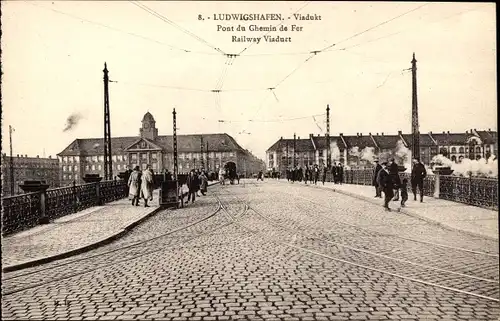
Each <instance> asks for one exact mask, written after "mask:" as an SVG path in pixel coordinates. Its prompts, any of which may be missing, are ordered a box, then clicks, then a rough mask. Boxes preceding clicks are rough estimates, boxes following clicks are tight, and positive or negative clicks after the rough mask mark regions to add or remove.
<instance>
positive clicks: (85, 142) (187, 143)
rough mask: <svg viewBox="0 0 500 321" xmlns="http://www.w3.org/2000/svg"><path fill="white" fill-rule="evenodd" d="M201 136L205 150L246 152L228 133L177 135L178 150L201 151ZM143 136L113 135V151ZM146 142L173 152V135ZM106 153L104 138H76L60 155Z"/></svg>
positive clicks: (124, 148) (126, 147)
mask: <svg viewBox="0 0 500 321" xmlns="http://www.w3.org/2000/svg"><path fill="white" fill-rule="evenodd" d="M201 137H203V150H205V151H206V147H207V142H208V150H209V151H211V152H230V151H235V150H239V151H242V152H245V153H247V152H246V151H245V149H243V148H242V147H241V146H240V145H239V144H238V143H237V142H236V140H235V139H234V138H233V137H231V136H230V135H228V134H225V133H224V134H204V135H177V150H178V152H180V153H190V152H200V150H201ZM142 139H143V138H142ZM140 140H141V137H138V136H133V137H113V138H111V152H112V153H113V154H123V153H125V152H126V150H127V149H128V148H129V147H131V146H132V145H134V144H135V143H137V142H139V141H140ZM143 140H144V141H146V142H149V143H152V144H153V145H157V146H159V147H160V148H161V149H162V150H163V151H165V152H173V136H172V135H166V136H158V137H157V138H156V140H154V141H152V140H148V139H143ZM103 154H104V139H103V138H85V139H75V140H74V141H73V142H72V143H71V144H69V146H67V147H66V148H65V149H64V150H63V151H62V152H60V153H59V154H57V155H58V156H94V155H103Z"/></svg>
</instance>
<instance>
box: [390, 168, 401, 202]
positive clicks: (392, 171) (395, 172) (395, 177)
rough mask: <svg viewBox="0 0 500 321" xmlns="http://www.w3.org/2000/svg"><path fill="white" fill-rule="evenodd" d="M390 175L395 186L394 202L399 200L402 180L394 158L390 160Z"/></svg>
mask: <svg viewBox="0 0 500 321" xmlns="http://www.w3.org/2000/svg"><path fill="white" fill-rule="evenodd" d="M389 175H391V177H392V181H393V186H394V195H395V196H394V201H398V200H399V188H400V187H401V178H400V177H399V166H398V164H396V161H395V160H394V158H391V159H390V160H389Z"/></svg>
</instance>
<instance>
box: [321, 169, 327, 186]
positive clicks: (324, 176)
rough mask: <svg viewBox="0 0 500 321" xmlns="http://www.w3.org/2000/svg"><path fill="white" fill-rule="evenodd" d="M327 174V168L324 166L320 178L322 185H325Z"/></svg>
mask: <svg viewBox="0 0 500 321" xmlns="http://www.w3.org/2000/svg"><path fill="white" fill-rule="evenodd" d="M327 172H328V167H327V166H325V167H323V177H322V179H321V180H322V182H323V185H325V181H326V173H327Z"/></svg>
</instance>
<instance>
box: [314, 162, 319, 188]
mask: <svg viewBox="0 0 500 321" xmlns="http://www.w3.org/2000/svg"><path fill="white" fill-rule="evenodd" d="M313 175H314V185H316V184H317V183H318V180H319V168H318V165H317V164H316V165H314V170H313Z"/></svg>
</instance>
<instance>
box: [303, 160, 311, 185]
mask: <svg viewBox="0 0 500 321" xmlns="http://www.w3.org/2000/svg"><path fill="white" fill-rule="evenodd" d="M304 173H305V174H304V183H305V184H307V181H308V180H310V181H312V179H310V177H311V176H310V175H311V169H310V168H309V165H306V168H305V170H304Z"/></svg>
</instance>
